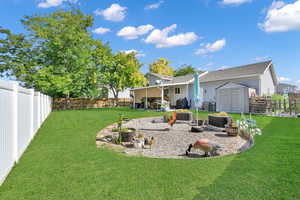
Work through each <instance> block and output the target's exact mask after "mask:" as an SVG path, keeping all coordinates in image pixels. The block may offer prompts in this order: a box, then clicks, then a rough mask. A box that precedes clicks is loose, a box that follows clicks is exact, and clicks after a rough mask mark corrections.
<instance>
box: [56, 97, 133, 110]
mask: <svg viewBox="0 0 300 200" xmlns="http://www.w3.org/2000/svg"><path fill="white" fill-rule="evenodd" d="M131 104H132V99H128V98H121V99H119V106H131ZM114 105H115V100H114V99H106V98H69V99H66V98H56V99H54V101H53V110H77V109H89V108H108V107H113V106H114Z"/></svg>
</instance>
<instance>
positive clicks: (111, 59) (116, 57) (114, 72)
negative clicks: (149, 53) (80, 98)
mask: <svg viewBox="0 0 300 200" xmlns="http://www.w3.org/2000/svg"><path fill="white" fill-rule="evenodd" d="M135 56H136V55H135V53H130V54H126V53H123V52H118V53H116V54H109V53H108V54H106V58H105V59H103V60H104V62H103V63H102V67H101V70H100V73H101V83H102V84H103V85H105V86H107V87H109V89H111V90H112V92H113V94H114V96H115V99H116V102H117V103H118V94H119V92H120V91H123V90H124V89H126V88H132V87H138V86H144V85H146V84H147V80H146V78H145V77H144V74H143V73H142V72H140V68H141V67H142V64H141V63H140V62H139V60H138V59H137V58H136V57H135Z"/></svg>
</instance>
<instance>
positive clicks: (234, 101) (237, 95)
mask: <svg viewBox="0 0 300 200" xmlns="http://www.w3.org/2000/svg"><path fill="white" fill-rule="evenodd" d="M242 94H243V92H242V89H241V88H234V89H231V112H242V109H243V107H242Z"/></svg>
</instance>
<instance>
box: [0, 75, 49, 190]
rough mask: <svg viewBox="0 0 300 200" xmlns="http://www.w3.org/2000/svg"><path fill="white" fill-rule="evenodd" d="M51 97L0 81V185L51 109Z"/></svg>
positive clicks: (10, 82) (15, 83)
mask: <svg viewBox="0 0 300 200" xmlns="http://www.w3.org/2000/svg"><path fill="white" fill-rule="evenodd" d="M51 104H52V99H51V97H49V96H47V95H44V94H41V93H39V92H35V91H34V90H33V89H25V88H23V87H20V86H18V83H17V82H14V81H4V80H0V185H1V184H2V183H3V181H4V179H5V178H6V176H7V175H8V173H9V172H10V170H11V169H12V167H13V166H14V164H15V163H17V162H18V160H19V159H20V157H21V156H22V154H23V153H24V151H25V150H26V148H27V146H28V145H29V143H30V141H31V140H32V139H33V137H34V135H35V134H36V132H37V130H38V129H39V127H40V126H41V124H42V123H43V121H44V120H45V119H46V118H47V116H48V115H49V114H50V112H51Z"/></svg>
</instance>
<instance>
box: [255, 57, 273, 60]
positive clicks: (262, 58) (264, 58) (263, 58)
mask: <svg viewBox="0 0 300 200" xmlns="http://www.w3.org/2000/svg"><path fill="white" fill-rule="evenodd" d="M267 59H270V56H262V57H256V58H255V60H256V61H262V60H267Z"/></svg>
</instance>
